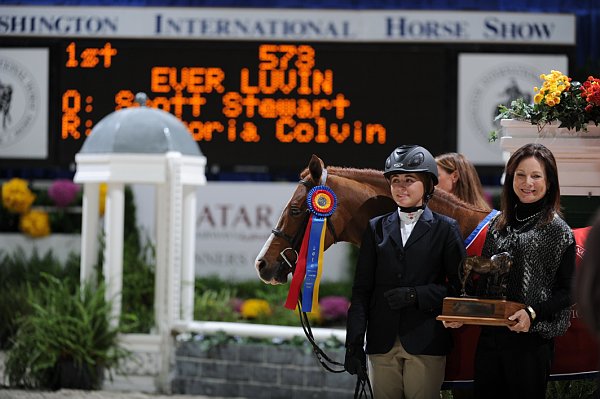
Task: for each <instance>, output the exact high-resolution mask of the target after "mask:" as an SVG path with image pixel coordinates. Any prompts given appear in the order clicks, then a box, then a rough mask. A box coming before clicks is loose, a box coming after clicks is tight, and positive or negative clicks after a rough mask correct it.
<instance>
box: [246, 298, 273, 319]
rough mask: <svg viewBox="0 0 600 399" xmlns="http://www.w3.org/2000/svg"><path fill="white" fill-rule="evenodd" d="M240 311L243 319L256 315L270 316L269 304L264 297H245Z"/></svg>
mask: <svg viewBox="0 0 600 399" xmlns="http://www.w3.org/2000/svg"><path fill="white" fill-rule="evenodd" d="M240 312H241V313H242V316H243V317H244V318H245V319H254V318H256V317H258V316H270V315H271V313H272V311H271V306H269V302H267V301H265V300H264V299H247V300H245V301H244V303H242V307H241V308H240Z"/></svg>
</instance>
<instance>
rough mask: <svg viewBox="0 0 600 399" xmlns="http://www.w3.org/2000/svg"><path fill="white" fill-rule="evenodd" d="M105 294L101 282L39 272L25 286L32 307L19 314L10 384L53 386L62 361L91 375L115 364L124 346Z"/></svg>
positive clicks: (9, 369) (9, 360) (124, 353)
mask: <svg viewBox="0 0 600 399" xmlns="http://www.w3.org/2000/svg"><path fill="white" fill-rule="evenodd" d="M104 295H105V290H104V287H103V286H102V285H100V286H99V287H98V288H93V287H92V285H91V284H86V285H85V286H83V287H77V286H75V285H74V284H69V283H61V281H60V280H59V279H57V278H55V277H52V276H50V275H48V274H43V275H42V277H41V284H40V286H39V287H38V288H37V289H36V290H33V289H32V288H31V287H30V288H29V290H28V295H27V302H28V305H29V306H30V307H31V312H30V313H29V314H26V315H24V316H23V317H22V320H21V322H20V325H19V329H18V332H17V334H16V335H15V339H14V344H13V346H12V348H11V349H10V351H9V352H8V356H7V361H6V374H7V375H8V380H9V383H10V385H11V386H23V387H27V388H56V383H57V381H56V376H55V375H54V372H55V370H56V367H57V365H58V364H59V363H60V362H61V361H67V360H70V361H73V362H74V364H75V365H76V366H78V367H79V368H82V369H83V368H87V369H88V370H90V374H91V375H92V376H97V373H94V372H93V370H96V368H97V367H98V366H99V367H104V368H107V369H111V368H114V367H117V366H118V362H119V361H120V360H121V359H123V358H124V357H126V356H127V355H128V352H127V351H126V350H124V349H123V348H121V347H120V345H119V342H118V336H119V333H120V332H121V331H122V329H121V328H120V327H113V326H111V324H110V310H111V304H110V302H108V301H106V300H105V298H104ZM94 383H95V384H94V385H95V386H96V387H97V386H98V384H99V383H100V381H94Z"/></svg>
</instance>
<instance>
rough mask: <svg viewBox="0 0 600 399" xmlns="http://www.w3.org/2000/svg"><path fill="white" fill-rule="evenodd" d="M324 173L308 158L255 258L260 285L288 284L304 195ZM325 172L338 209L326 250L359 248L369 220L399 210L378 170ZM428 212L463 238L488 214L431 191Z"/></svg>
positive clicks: (330, 224)
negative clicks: (452, 224) (344, 245)
mask: <svg viewBox="0 0 600 399" xmlns="http://www.w3.org/2000/svg"><path fill="white" fill-rule="evenodd" d="M324 170H325V167H324V164H323V161H322V160H321V159H320V158H319V157H317V156H316V155H313V156H312V158H311V160H310V162H309V164H308V168H306V169H305V170H304V171H302V173H301V174H300V179H301V180H300V184H298V187H297V188H296V191H294V194H292V198H291V199H290V201H289V202H288V204H287V206H286V207H285V209H284V210H283V213H282V215H281V218H280V219H279V222H278V223H277V226H276V227H275V228H274V229H273V234H271V236H270V237H269V239H268V240H267V242H266V243H265V245H264V246H263V248H262V250H261V251H260V253H259V255H258V257H257V258H256V262H255V266H256V270H257V271H258V275H259V277H260V279H261V280H262V281H264V282H265V283H268V284H283V283H286V282H287V276H288V274H290V273H291V272H292V268H293V265H294V264H295V258H296V253H295V252H296V251H297V250H298V248H299V247H300V242H301V239H302V236H303V235H304V228H305V225H306V222H307V220H308V212H309V211H308V206H307V204H306V195H307V194H308V192H309V191H310V189H311V188H312V187H314V186H318V185H319V184H321V179H322V177H323V176H324V172H323V171H324ZM326 170H327V172H326V181H325V182H324V183H325V184H326V185H327V186H328V187H330V188H331V189H332V190H333V192H334V193H335V194H336V197H337V208H336V210H335V212H334V213H333V215H331V216H330V217H329V218H328V225H327V235H326V237H325V249H327V248H329V247H330V246H331V245H332V244H333V243H334V242H337V241H344V242H349V243H352V244H354V245H356V246H360V241H361V239H362V235H363V232H364V230H365V228H366V227H367V223H368V221H369V219H371V218H373V217H375V216H377V215H382V214H384V213H388V212H391V211H393V210H394V209H396V208H397V207H398V206H397V205H396V203H395V202H394V200H393V199H392V196H391V192H390V185H389V183H388V182H387V180H386V179H385V177H383V173H382V172H381V171H379V170H372V169H353V168H340V167H328V168H327V169H326ZM428 206H429V207H430V208H431V210H433V211H434V212H438V213H441V214H444V215H448V216H450V217H452V218H454V219H456V220H457V221H458V223H459V225H460V228H461V233H462V236H463V238H466V237H467V236H468V235H469V234H470V233H471V232H472V231H473V230H475V228H476V227H477V225H478V224H479V222H480V221H481V220H483V218H485V217H486V216H487V215H488V213H489V212H488V211H486V210H483V209H478V208H475V207H473V206H472V205H469V204H467V203H465V202H463V201H461V200H459V199H458V198H457V197H455V196H453V195H451V194H448V193H446V192H444V191H442V190H435V192H434V194H433V197H432V198H431V200H430V201H429V203H428ZM290 258H291V259H290Z"/></svg>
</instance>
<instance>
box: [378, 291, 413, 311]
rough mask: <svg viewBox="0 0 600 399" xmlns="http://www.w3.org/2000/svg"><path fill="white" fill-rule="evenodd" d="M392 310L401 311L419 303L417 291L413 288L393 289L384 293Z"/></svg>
mask: <svg viewBox="0 0 600 399" xmlns="http://www.w3.org/2000/svg"><path fill="white" fill-rule="evenodd" d="M383 296H384V297H385V298H386V299H387V301H388V304H389V305H390V309H392V310H400V309H402V308H405V307H407V306H411V305H414V304H415V303H417V291H416V290H415V289H414V288H413V287H399V288H392V289H391V290H388V291H386V292H384V293H383Z"/></svg>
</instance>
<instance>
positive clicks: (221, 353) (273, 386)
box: [172, 341, 356, 399]
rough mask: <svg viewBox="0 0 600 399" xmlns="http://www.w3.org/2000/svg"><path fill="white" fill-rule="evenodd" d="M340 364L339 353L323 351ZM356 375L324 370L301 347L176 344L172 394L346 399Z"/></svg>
mask: <svg viewBox="0 0 600 399" xmlns="http://www.w3.org/2000/svg"><path fill="white" fill-rule="evenodd" d="M325 352H326V353H327V355H328V356H329V357H330V358H332V359H333V360H336V361H338V362H340V363H343V359H344V350H343V349H337V350H333V349H328V350H325ZM355 384H356V377H355V376H351V375H349V374H348V373H345V372H344V373H332V372H329V371H326V370H325V369H323V368H322V367H321V365H320V364H319V363H318V360H317V358H316V357H315V355H314V354H313V353H312V352H309V349H307V348H305V347H294V346H284V345H267V344H238V343H228V344H222V345H218V346H214V347H212V348H210V349H203V348H202V346H201V345H200V342H198V341H188V342H180V343H179V344H178V347H177V351H176V366H175V376H174V379H173V381H172V392H173V393H174V394H194V395H206V396H220V397H243V398H250V399H255V398H256V399H258V398H265V399H267V398H268V399H276V398H284V399H296V398H303V399H305V398H314V399H317V398H318V399H342V398H344V399H346V398H352V397H353V395H354V386H355Z"/></svg>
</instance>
